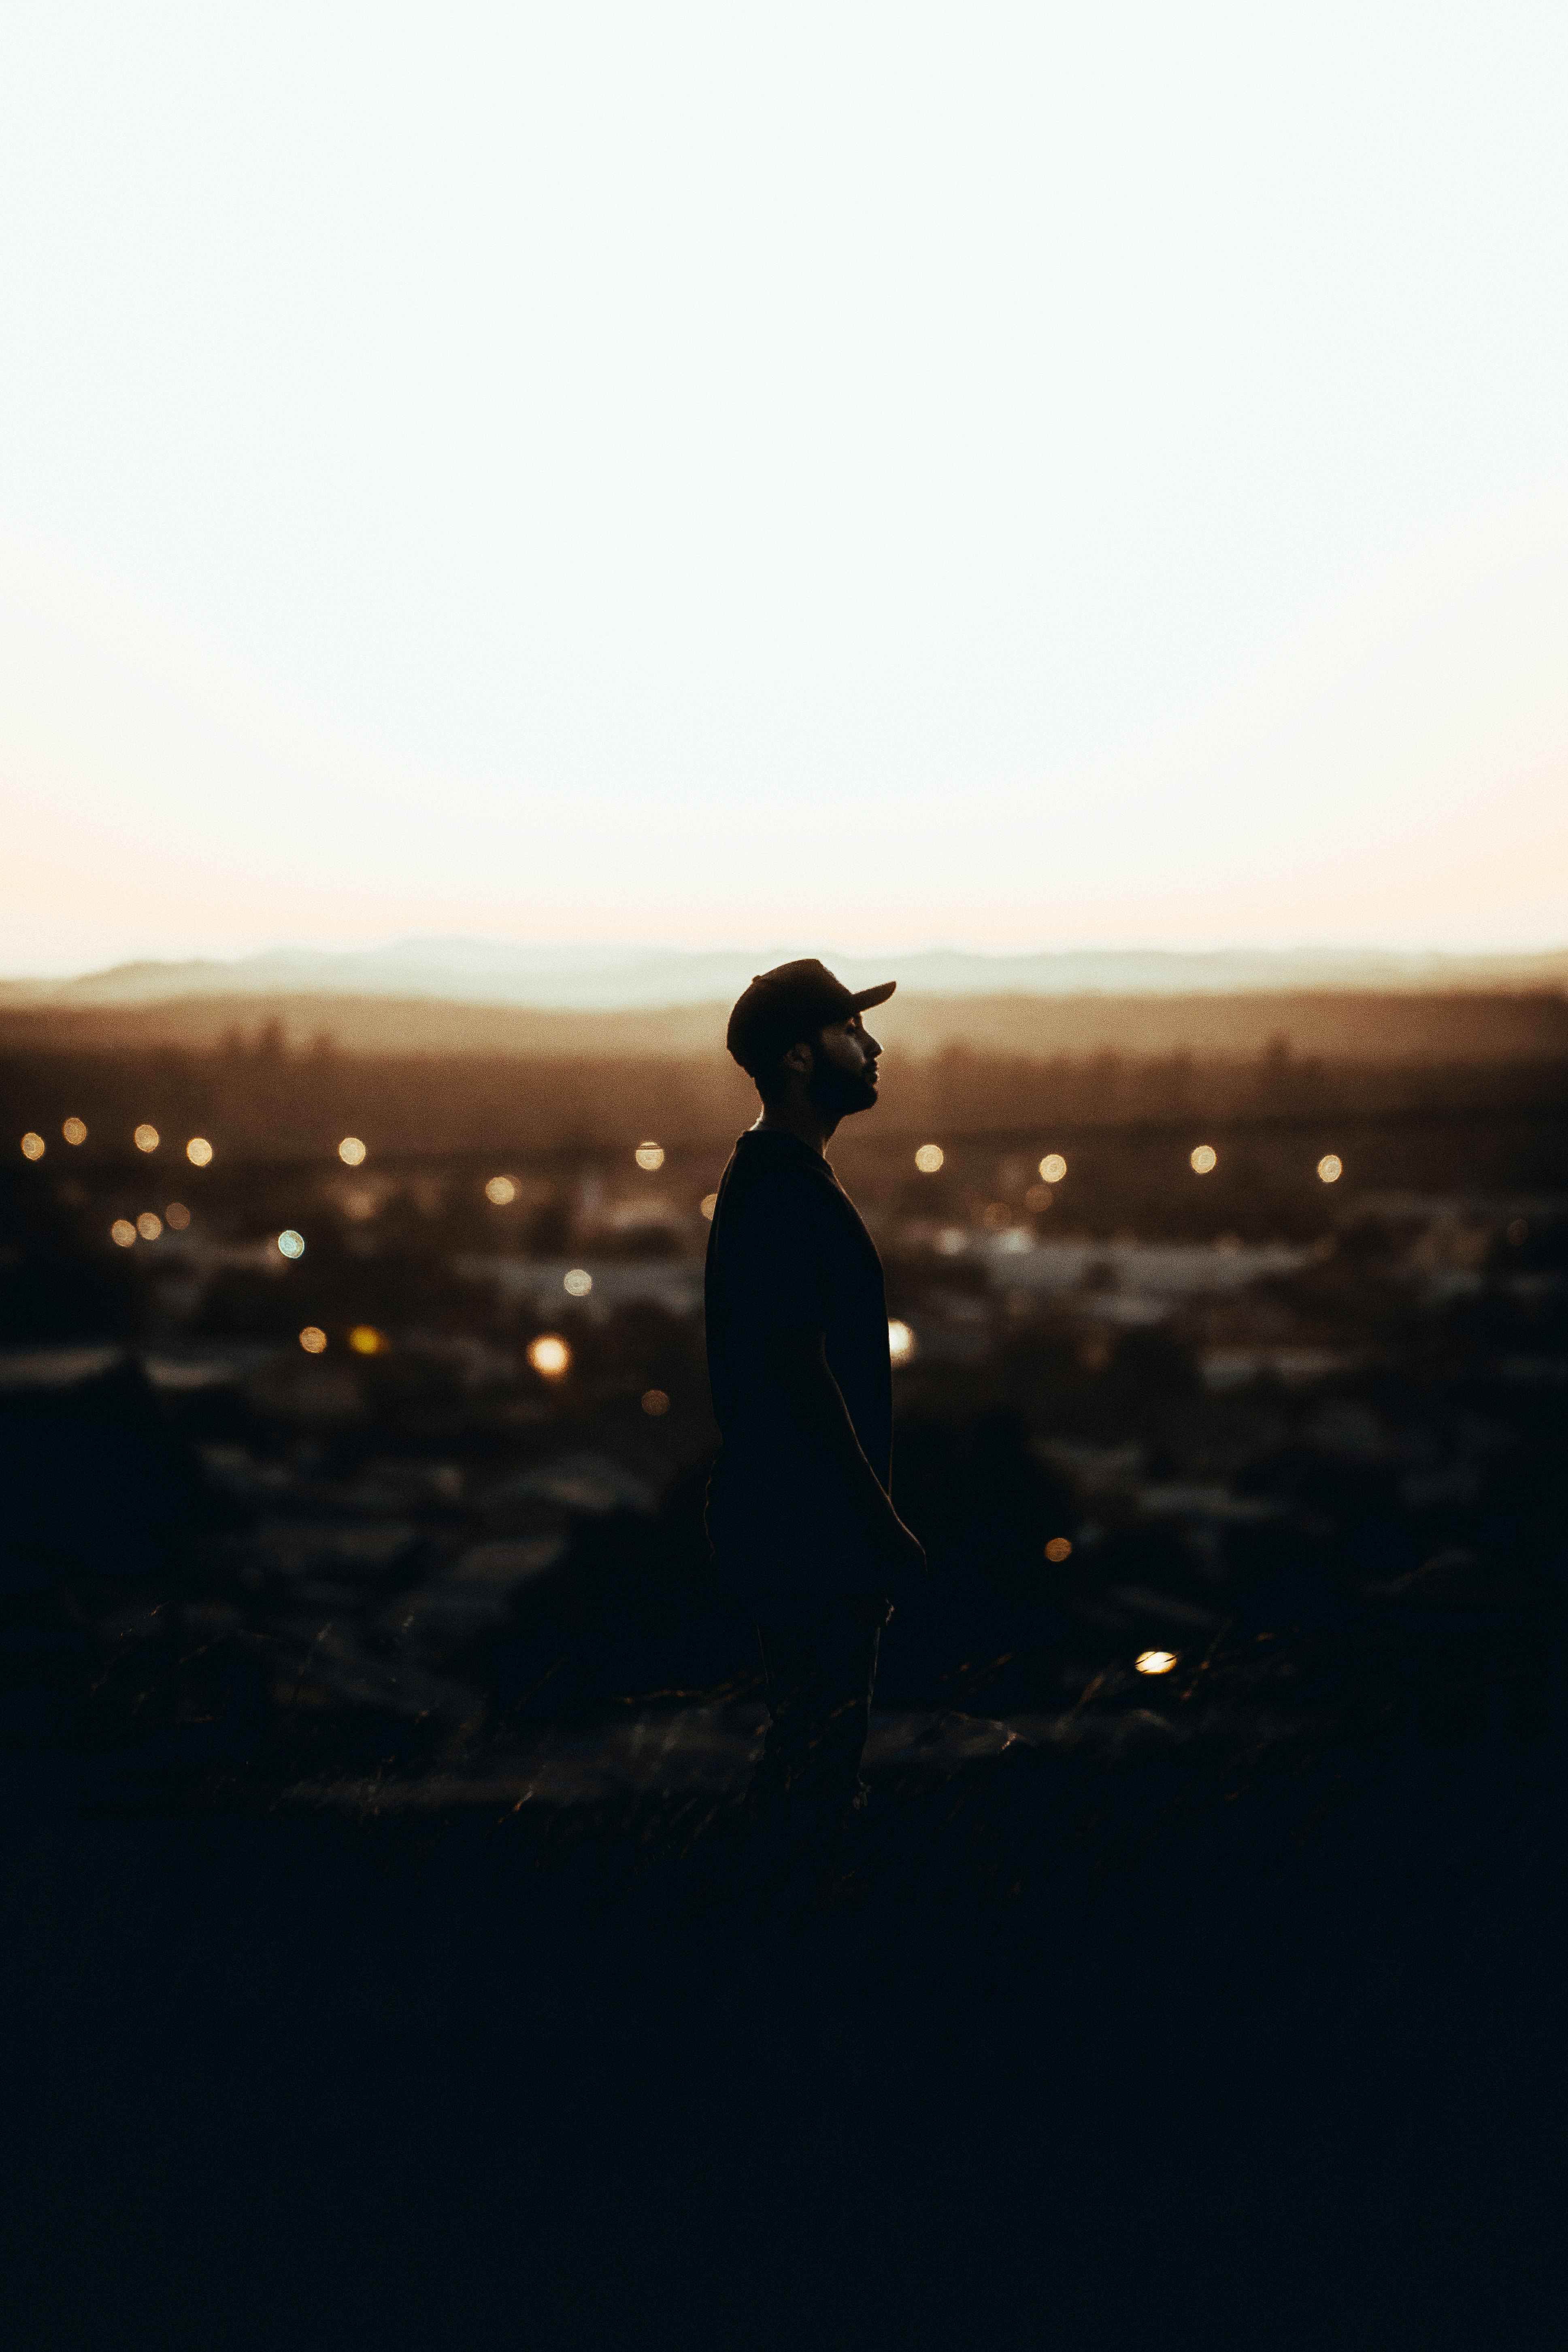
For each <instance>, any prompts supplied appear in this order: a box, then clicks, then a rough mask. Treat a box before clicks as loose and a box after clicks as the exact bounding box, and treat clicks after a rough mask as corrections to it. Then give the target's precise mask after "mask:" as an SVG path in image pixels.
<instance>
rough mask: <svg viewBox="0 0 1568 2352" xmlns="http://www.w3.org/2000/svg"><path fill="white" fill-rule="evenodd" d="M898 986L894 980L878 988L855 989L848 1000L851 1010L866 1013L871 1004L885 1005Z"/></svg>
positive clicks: (886, 981)
mask: <svg viewBox="0 0 1568 2352" xmlns="http://www.w3.org/2000/svg"><path fill="white" fill-rule="evenodd" d="M898 984H899V983H898V982H897V981H896V980H885V981H884V982H882V985H881V987H880V988H858V989H857V990H856V992H855V993H854V995H853V996H852V997H851V998H850V1000H849V1003H850V1006H851V1008H852V1010H853V1011H855V1012H857V1013H866V1012H868V1011H869V1010H870V1008H871V1006H872V1005H873V1004H886V1003H887V1001H888V999H889V996H891V994H892V992H893V991H894V989H895V988H897V986H898Z"/></svg>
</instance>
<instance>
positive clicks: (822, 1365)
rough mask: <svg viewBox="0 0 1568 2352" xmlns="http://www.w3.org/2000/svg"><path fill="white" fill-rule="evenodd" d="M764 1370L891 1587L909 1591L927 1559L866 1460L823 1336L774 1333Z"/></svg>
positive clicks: (791, 1421)
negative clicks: (831, 1478)
mask: <svg viewBox="0 0 1568 2352" xmlns="http://www.w3.org/2000/svg"><path fill="white" fill-rule="evenodd" d="M768 1370H770V1372H771V1373H772V1374H773V1379H774V1380H775V1381H777V1383H778V1389H779V1394H780V1396H781V1398H782V1400H783V1402H784V1412H785V1413H786V1414H787V1415H788V1417H789V1423H790V1426H791V1428H792V1429H793V1430H794V1431H795V1434H796V1436H797V1437H798V1438H799V1439H800V1441H801V1443H802V1444H804V1445H805V1447H806V1449H807V1451H808V1452H809V1453H811V1454H814V1455H815V1456H816V1459H817V1461H819V1462H820V1463H822V1464H823V1465H824V1466H825V1467H826V1468H827V1469H828V1470H829V1471H830V1472H831V1473H832V1475H833V1476H834V1478H835V1479H836V1481H837V1485H838V1486H839V1488H840V1490H841V1491H842V1493H843V1495H844V1497H845V1500H846V1501H847V1504H848V1506H849V1507H850V1509H851V1510H852V1511H853V1512H854V1513H855V1515H856V1517H857V1518H858V1520H859V1522H860V1525H861V1527H862V1528H863V1529H864V1532H865V1535H866V1538H867V1540H868V1545H869V1547H870V1549H871V1552H872V1555H873V1557H874V1558H875V1559H876V1560H877V1561H878V1562H879V1565H880V1566H882V1567H884V1568H885V1569H886V1571H887V1575H888V1580H889V1584H897V1585H900V1586H903V1587H905V1588H907V1587H908V1586H909V1584H910V1583H911V1582H912V1581H915V1580H918V1579H919V1577H920V1576H921V1574H922V1573H923V1571H924V1569H925V1553H924V1551H923V1550H922V1549H921V1543H920V1540H919V1538H918V1537H916V1536H914V1535H911V1533H910V1530H909V1528H907V1527H905V1525H904V1523H903V1521H902V1519H900V1517H899V1515H898V1513H897V1511H895V1510H894V1508H893V1506H892V1502H891V1499H890V1498H889V1495H888V1491H887V1489H886V1487H885V1486H883V1485H882V1482H881V1480H880V1479H879V1477H878V1475H877V1474H876V1472H875V1471H874V1470H873V1469H872V1467H871V1465H870V1464H869V1463H868V1461H867V1459H866V1456H865V1454H864V1452H863V1450H862V1448H861V1444H860V1441H859V1439H858V1437H857V1436H856V1434H855V1424H854V1423H853V1422H852V1421H851V1420H850V1418H849V1409H848V1407H847V1405H846V1403H845V1402H844V1396H843V1391H841V1390H840V1388H839V1386H838V1383H837V1381H836V1380H835V1379H834V1377H833V1374H832V1371H831V1370H830V1369H829V1366H828V1362H827V1348H826V1335H825V1334H824V1333H823V1332H821V1331H775V1332H773V1335H772V1336H771V1338H770V1339H769V1340H768Z"/></svg>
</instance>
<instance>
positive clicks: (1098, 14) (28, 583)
mask: <svg viewBox="0 0 1568 2352" xmlns="http://www.w3.org/2000/svg"><path fill="white" fill-rule="evenodd" d="M1565 68H1568V14H1565V12H1564V11H1563V8H1562V7H1561V5H1540V6H1522V5H1521V6H1513V5H1508V0H1486V5H1465V6H1454V5H1441V0H1436V5H1435V0H1421V5H1380V0H1356V5H1321V0H1314V5H1310V6H1308V5H1296V6H1290V7H1287V6H1283V5H1279V6H1275V5H1258V0H1245V5H1231V6H1212V5H1211V6H1186V5H1180V0H1174V5H1173V0H1149V5H1131V0H1130V4H1129V5H1117V0H1105V4H1104V5H1094V6H1090V7H1085V6H1083V5H1074V6H1070V7H1069V6H1067V5H1050V4H1049V0H1030V5H1017V6H1014V5H985V0H963V5H918V0H897V5H875V6H873V5H858V0H832V5H812V0H779V5H773V6H765V5H748V0H723V5H679V0H676V5H657V0H637V5H593V0H565V5H563V0H552V5H522V0H506V5H463V0H444V5H441V6H436V5H425V6H421V7H415V6H409V5H398V0H374V5H363V6H356V5H340V0H310V5H292V0H268V5H266V6H265V7H262V6H259V5H256V6H249V5H238V0H200V4H199V5H182V6H174V5H158V0H140V5H137V6H135V7H132V6H130V5H116V6H109V5H74V0H44V5H40V4H39V0H9V5H8V6H7V8H6V10H5V16H4V18H3V20H0V343H3V350H0V452H3V453H4V454H3V460H0V792H3V793H4V801H5V827H4V842H5V853H4V859H3V863H0V970H4V971H12V972H26V971H40V972H41V971H71V970H83V969H87V968H89V967H91V966H92V965H94V964H97V963H101V962H105V961H110V960H112V959H114V958H117V957H121V956H124V955H130V954H156V955H168V954H181V953H185V952H189V951H192V950H201V951H206V952H215V951H216V952H220V953H240V952H243V951H246V950H249V949H252V948H255V947H258V946H261V945H264V944H270V943H275V942H283V941H288V940H301V941H304V940H310V941H317V942H321V943H323V944H326V943H334V942H342V943H344V944H348V943H352V942H356V941H370V940H381V939H386V938H391V937H394V936H399V935H403V934H407V933H417V932H442V933H453V932H457V933H464V932H468V933H473V934H476V935H486V936H502V937H504V936H516V937H529V938H536V939H543V938H568V937H570V938H575V939H599V940H613V939H623V940H634V939H635V940H668V941H672V942H688V943H698V942H731V941H745V940H753V939H756V940H776V939H779V938H787V939H790V940H798V941H801V942H803V943H804V942H805V941H807V940H811V939H813V938H820V939H821V940H823V941H824V942H825V943H826V942H838V943H844V944H861V945H870V944H872V943H878V944H884V943H885V944H900V945H911V944H916V943H922V942H931V941H937V940H948V941H952V942H955V943H963V944H967V945H971V946H978V947H986V946H991V947H996V948H1002V947H1007V948H1016V947H1024V946H1036V947H1050V946H1072V945H1080V944H1089V943H1095V944H1102V943H1103V944H1110V943H1131V942H1149V943H1165V944H1173V945H1180V944H1184V943H1190V944H1194V945H1209V944H1215V943H1220V942H1230V941H1235V942H1244V941H1245V942H1268V943H1274V944H1286V943H1289V942H1295V941H1303V942H1305V941H1314V942H1315V941H1332V940H1343V941H1345V942H1347V943H1350V942H1356V943H1368V944H1374V943H1384V944H1401V945H1404V944H1411V945H1414V944H1422V945H1435V946H1442V945H1448V946H1464V947H1473V946H1484V945H1491V944H1495V945H1518V946H1524V945H1544V944H1560V943H1562V942H1563V940H1568V658H1565V648H1568V446H1565V427H1564V419H1565V418H1568V322H1565V309H1564V305H1565V286H1568V271H1565V263H1568V140H1565V139H1564V137H1563V121H1564V119H1565V110H1568V71H1565Z"/></svg>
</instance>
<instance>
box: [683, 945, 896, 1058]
mask: <svg viewBox="0 0 1568 2352" xmlns="http://www.w3.org/2000/svg"><path fill="white" fill-rule="evenodd" d="M898 984H899V983H898V982H897V981H896V980H885V981H883V982H882V983H881V985H880V987H878V988H862V989H853V988H846V986H845V985H844V982H842V981H841V980H840V979H839V978H838V975H837V972H831V971H828V969H827V966H826V964H825V963H819V962H818V961H817V960H816V957H815V956H805V957H803V958H802V959H801V961H799V962H798V963H781V964H775V965H774V967H773V971H760V972H758V974H757V976H756V978H755V979H754V980H753V981H752V984H751V986H750V988H748V989H747V990H746V992H745V993H744V994H743V995H742V996H741V997H740V998H738V999H737V1001H736V1003H735V1007H734V1010H733V1012H732V1013H731V1015H730V1026H729V1028H728V1029H727V1030H726V1031H725V1033H724V1043H725V1044H726V1045H728V1046H729V1048H730V1051H731V1054H733V1055H734V1057H735V1059H736V1061H737V1062H739V1064H740V1065H741V1067H742V1069H743V1070H746V1071H748V1072H749V1073H750V1074H751V1076H752V1077H753V1078H754V1077H755V1076H756V1075H757V1073H758V1071H759V1070H765V1069H768V1068H770V1067H771V1066H773V1063H774V1062H776V1061H777V1060H778V1058H779V1055H781V1054H783V1053H785V1052H787V1051H788V1049H789V1047H790V1046H791V1045H798V1044H799V1043H800V1041H801V1039H802V1038H808V1037H814V1036H815V1035H816V1033H817V1031H818V1030H819V1029H825V1028H826V1026H827V1024H828V1023H829V1022H830V1021H847V1019H848V1018H849V1015H850V1014H851V1013H864V1012H865V1011H866V1009H867V1007H868V1005H872V1004H884V1003H886V1002H887V1000H888V998H889V996H891V994H892V992H893V991H894V989H895V988H897V986H898Z"/></svg>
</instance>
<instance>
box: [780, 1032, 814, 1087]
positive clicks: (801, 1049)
mask: <svg viewBox="0 0 1568 2352" xmlns="http://www.w3.org/2000/svg"><path fill="white" fill-rule="evenodd" d="M779 1059H780V1060H781V1061H782V1062H783V1064H784V1068H785V1069H786V1070H793V1071H794V1072H795V1076H796V1077H800V1078H809V1077H810V1076H811V1073H812V1071H813V1069H814V1068H815V1066H816V1064H815V1061H814V1059H813V1055H812V1051H811V1047H810V1046H809V1045H807V1044H806V1042H805V1038H804V1037H803V1038H802V1039H801V1042H800V1044H799V1045H790V1046H787V1047H786V1048H785V1050H784V1053H783V1054H781V1055H780V1056H779Z"/></svg>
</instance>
